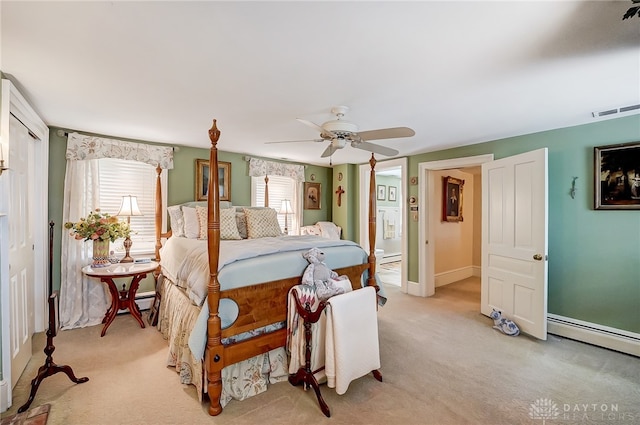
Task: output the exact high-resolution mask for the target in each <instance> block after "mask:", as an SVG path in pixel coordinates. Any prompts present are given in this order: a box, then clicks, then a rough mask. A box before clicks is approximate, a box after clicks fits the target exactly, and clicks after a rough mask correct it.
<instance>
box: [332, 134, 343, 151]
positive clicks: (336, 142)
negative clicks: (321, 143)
mask: <svg viewBox="0 0 640 425" xmlns="http://www.w3.org/2000/svg"><path fill="white" fill-rule="evenodd" d="M346 145H347V141H346V140H345V139H343V138H341V137H339V138H337V139H333V140H331V146H332V147H333V149H342V148H344V147H345V146H346Z"/></svg>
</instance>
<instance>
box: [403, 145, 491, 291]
mask: <svg viewBox="0 0 640 425" xmlns="http://www.w3.org/2000/svg"><path fill="white" fill-rule="evenodd" d="M492 160H493V154H489V155H478V156H473V157H466V158H454V159H449V160H442V161H432V162H424V163H421V164H419V165H418V171H419V173H418V175H419V178H418V193H419V194H420V196H419V198H418V210H419V214H420V215H419V217H420V219H419V223H418V229H419V230H418V232H419V235H420V238H421V240H423V241H424V243H419V244H418V255H419V258H423V259H425V260H424V261H419V276H420V279H419V283H418V284H417V285H412V287H411V288H409V290H410V292H409V293H410V294H412V295H418V296H422V297H428V296H432V295H434V294H435V291H436V269H435V266H434V264H435V257H436V255H435V250H436V244H435V239H434V235H436V234H437V228H436V227H437V226H438V225H439V224H440V222H441V219H442V205H441V203H442V199H441V198H440V195H441V193H442V180H441V174H437V175H436V172H437V171H442V170H451V169H475V167H480V166H481V165H482V164H483V163H485V162H489V161H492ZM463 208H464V206H463ZM463 212H464V209H463ZM463 217H464V216H463ZM478 224H479V223H478ZM479 237H480V236H479V233H478V235H477V236H474V238H479ZM464 272H465V271H462V272H461V274H460V278H463V277H462V274H464ZM455 276H456V273H455V271H454V273H450V274H449V277H448V279H449V280H450V279H455ZM464 277H466V276H464ZM450 281H451V282H453V281H455V280H450Z"/></svg>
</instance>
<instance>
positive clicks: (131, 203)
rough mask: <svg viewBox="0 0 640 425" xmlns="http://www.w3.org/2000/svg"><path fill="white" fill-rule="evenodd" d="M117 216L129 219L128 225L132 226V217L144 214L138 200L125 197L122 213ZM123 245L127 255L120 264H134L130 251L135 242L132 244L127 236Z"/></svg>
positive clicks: (133, 197) (128, 196)
mask: <svg viewBox="0 0 640 425" xmlns="http://www.w3.org/2000/svg"><path fill="white" fill-rule="evenodd" d="M116 215H117V216H118V217H127V225H130V224H131V216H134V215H142V213H141V212H140V208H138V198H137V197H135V196H131V195H125V196H123V197H122V204H121V205H120V211H118V213H117V214H116ZM129 230H131V227H130V226H129ZM123 245H124V249H125V254H124V257H123V258H122V260H120V262H121V263H132V262H133V258H132V257H131V256H130V255H129V250H130V249H131V245H133V242H131V239H130V238H129V236H128V235H127V238H126V239H125V240H124V243H123Z"/></svg>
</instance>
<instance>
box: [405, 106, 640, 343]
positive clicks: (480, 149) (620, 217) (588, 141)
mask: <svg viewBox="0 0 640 425" xmlns="http://www.w3.org/2000/svg"><path fill="white" fill-rule="evenodd" d="M638 141H640V115H633V116H629V117H624V118H618V119H612V120H607V121H600V122H596V123H592V124H585V125H581V126H576V127H568V128H563V129H558V130H551V131H545V132H540V133H534V134H528V135H524V136H518V137H511V138H507V139H502V140H496V141H492V142H487V143H481V144H476V145H471V146H465V147H460V148H456V149H449V150H443V151H438V152H431V153H427V154H421V155H415V156H412V157H410V158H409V169H408V175H409V176H416V175H418V164H419V163H421V162H427V161H436V160H442V159H451V158H461V157H467V156H474V155H481V154H488V153H493V154H494V156H495V158H496V159H499V158H504V157H507V156H511V155H515V154H519V153H522V152H527V151H531V150H535V149H539V148H543V147H547V148H548V149H549V309H548V311H549V313H553V314H558V315H562V316H566V317H571V318H574V319H579V320H584V321H587V322H592V323H597V324H600V325H604V326H609V327H612V328H617V329H623V330H626V331H630V332H635V333H640V309H639V306H640V211H637V210H636V211H630V210H626V211H625V210H594V208H593V203H594V202H593V200H594V179H595V177H594V156H593V148H594V146H603V145H610V144H617V143H627V142H638ZM574 176H575V177H578V179H577V180H576V187H577V192H576V196H575V199H572V198H571V196H569V189H570V187H571V182H572V180H573V177H574ZM417 192H418V187H417V186H411V185H410V186H409V187H408V196H412V195H416V196H417V195H418V193H417ZM408 225H409V229H408V230H409V231H408V237H409V241H408V242H409V264H408V267H409V280H411V281H416V282H417V281H418V223H417V222H414V221H412V220H408Z"/></svg>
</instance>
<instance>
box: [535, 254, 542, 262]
mask: <svg viewBox="0 0 640 425" xmlns="http://www.w3.org/2000/svg"><path fill="white" fill-rule="evenodd" d="M533 259H534V260H536V261H540V260H542V255H540V254H535V255H534V256H533Z"/></svg>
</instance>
